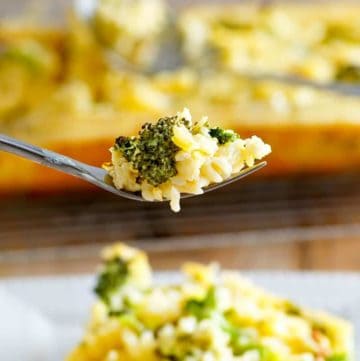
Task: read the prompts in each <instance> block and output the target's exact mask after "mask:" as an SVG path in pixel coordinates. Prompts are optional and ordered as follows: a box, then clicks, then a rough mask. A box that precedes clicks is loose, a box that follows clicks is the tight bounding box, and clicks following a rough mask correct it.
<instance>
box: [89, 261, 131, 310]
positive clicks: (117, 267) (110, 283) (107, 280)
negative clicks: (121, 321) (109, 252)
mask: <svg viewBox="0 0 360 361" xmlns="http://www.w3.org/2000/svg"><path fill="white" fill-rule="evenodd" d="M128 273H129V271H128V265H127V264H126V263H125V262H124V261H123V260H122V259H121V258H119V257H116V258H113V259H111V260H109V261H107V262H106V263H105V264H104V267H103V269H102V271H101V273H100V275H99V277H98V280H97V284H96V287H95V289H94V291H95V293H96V294H97V295H98V296H99V297H100V299H101V300H102V301H103V302H104V303H105V304H107V305H108V306H109V307H110V309H112V304H111V303H112V302H111V299H112V296H113V294H114V293H115V292H116V291H118V290H119V288H120V287H121V286H122V285H123V284H124V283H125V281H126V279H127V276H128Z"/></svg>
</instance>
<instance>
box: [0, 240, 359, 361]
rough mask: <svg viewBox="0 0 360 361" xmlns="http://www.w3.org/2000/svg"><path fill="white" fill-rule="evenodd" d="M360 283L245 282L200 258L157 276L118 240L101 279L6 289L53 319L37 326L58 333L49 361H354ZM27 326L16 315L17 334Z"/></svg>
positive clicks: (257, 277) (317, 277) (339, 277)
mask: <svg viewBox="0 0 360 361" xmlns="http://www.w3.org/2000/svg"><path fill="white" fill-rule="evenodd" d="M153 276H154V277H153ZM250 279H251V280H252V281H250ZM253 281H255V282H256V283H257V284H258V285H255V284H254V283H253ZM358 282H359V275H357V274H350V273H349V274H332V275H331V274H326V273H292V272H289V273H276V272H275V273H271V272H270V273H269V272H267V273H265V272H260V273H248V274H247V275H246V276H244V275H243V276H241V275H240V274H239V273H238V272H235V271H227V270H223V271H222V270H221V269H220V268H219V266H218V265H217V264H215V263H213V264H210V265H202V264H197V263H191V262H190V263H186V264H185V265H184V266H183V268H182V272H181V273H180V272H177V273H174V272H163V273H156V274H155V275H153V274H152V271H151V268H150V265H149V262H148V259H147V256H146V254H145V253H144V252H142V251H140V250H138V249H134V248H131V247H129V246H126V245H124V244H121V243H119V244H115V245H113V246H111V247H107V248H105V249H104V251H103V254H102V264H101V266H100V268H99V269H98V276H97V279H96V280H94V279H93V277H88V276H86V277H84V276H72V277H55V278H53V277H47V278H39V279H18V280H16V279H9V280H3V281H2V282H1V286H2V287H4V288H5V290H6V291H8V292H9V293H11V294H12V295H13V297H17V298H19V299H22V302H23V303H26V304H29V305H31V307H32V309H37V310H38V311H41V313H42V314H43V317H45V318H47V319H48V325H47V326H46V327H44V326H42V327H41V328H38V329H39V330H40V329H41V330H49V328H50V326H49V325H51V327H52V330H50V331H48V332H50V334H51V335H52V336H53V338H51V337H49V336H47V337H45V336H44V337H43V338H42V340H46V341H47V342H48V343H49V340H51V341H52V342H53V343H52V344H51V345H52V349H50V348H49V344H47V348H46V350H47V351H48V352H50V356H49V357H50V358H46V357H45V356H43V357H44V358H43V359H44V360H47V359H49V360H54V359H56V360H64V359H65V360H67V361H69V360H70V361H72V360H76V361H90V360H91V361H95V360H129V361H133V360H154V361H158V360H163V361H166V360H194V361H197V360H236V361H238V360H241V361H243V360H245V361H247V360H260V361H268V360H270V361H273V360H276V361H282V360H284V361H285V360H286V361H290V360H291V361H292V360H296V361H298V360H316V361H317V360H324V361H329V360H331V361H332V360H341V361H353V360H355V358H354V357H355V356H354V348H355V343H356V345H357V342H356V341H355V335H354V326H355V328H357V327H359V324H360V323H359V321H360V314H359V309H358V304H359V297H360V294H359V291H360V290H359V288H358ZM262 287H265V288H268V289H271V290H272V292H270V291H265V288H264V289H263V288H262ZM91 289H92V290H93V291H94V295H95V299H94V298H93V297H92V296H91V293H92V292H91ZM277 294H282V295H283V296H278V295H277ZM292 299H294V300H295V299H296V301H294V300H292ZM15 304H18V303H16V302H15ZM91 304H92V306H91ZM17 307H19V306H17ZM24 309H25V308H24ZM89 309H91V312H90V318H89V317H88V316H87V314H88V310H89ZM320 309H323V310H324V311H319V310H320ZM29 310H30V308H29ZM325 310H326V311H325ZM27 313H29V315H30V314H33V313H34V310H33V311H31V312H30V311H29V312H27ZM13 314H14V315H15V313H14V312H13ZM335 314H337V315H338V316H335ZM29 317H30V316H29ZM8 318H9V317H7V318H4V319H5V320H7V319H8ZM38 318H39V316H37V318H36V317H34V316H32V319H33V320H37V319H38ZM86 320H87V321H86ZM39 323H40V325H43V324H46V323H45V322H44V321H41V320H40V321H39ZM14 325H17V328H16V327H14ZM21 325H22V326H21ZM35 325H36V323H35V322H34V327H35ZM85 325H86V326H85ZM25 326H26V325H24V324H23V323H22V322H21V318H20V317H19V316H17V317H14V316H13V327H12V328H9V330H11V329H14V330H17V329H21V328H24V327H25ZM34 330H35V329H34ZM34 332H35V331H34ZM10 333H11V332H10ZM17 335H18V336H17V337H18V338H19V337H20V335H24V333H17ZM32 337H35V334H34V335H33V336H32ZM8 338H9V339H10V338H11V337H9V335H8ZM13 339H14V340H15V339H16V337H14V338H13ZM37 339H39V340H41V338H40V337H39V334H38V335H37ZM54 340H55V342H54ZM19 342H21V344H22V345H23V346H24V345H28V347H29V342H22V341H21V340H20V341H19ZM39 342H40V341H38V343H39ZM16 344H18V342H17V343H16ZM13 347H15V344H14V345H13ZM24 347H25V346H24ZM44 347H45V344H44ZM7 349H11V345H10V346H8V348H7ZM49 349H50V351H49ZM51 350H53V354H56V355H57V356H56V358H53V355H51ZM18 351H19V350H18ZM24 354H26V352H25V353H24ZM48 354H49V353H48ZM28 357H29V358H28V360H33V359H34V358H31V355H30V354H28Z"/></svg>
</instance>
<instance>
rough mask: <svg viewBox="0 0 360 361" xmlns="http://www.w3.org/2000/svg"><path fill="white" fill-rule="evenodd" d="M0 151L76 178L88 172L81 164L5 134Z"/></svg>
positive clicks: (2, 135)
mask: <svg viewBox="0 0 360 361" xmlns="http://www.w3.org/2000/svg"><path fill="white" fill-rule="evenodd" d="M0 150H2V151H4V152H8V153H12V154H15V155H18V156H20V157H22V158H26V159H29V160H31V161H33V162H35V163H38V164H41V165H44V166H46V167H49V168H54V169H57V170H59V171H61V172H65V173H68V174H71V175H73V176H76V177H81V176H82V175H83V173H84V172H85V171H86V170H85V169H84V167H82V163H81V162H78V161H75V160H74V159H71V158H69V157H65V156H63V155H61V154H58V153H55V152H51V151H49V150H46V149H42V148H40V147H37V146H35V145H32V144H29V143H25V142H22V141H20V140H17V139H14V138H11V137H9V136H7V135H4V134H0Z"/></svg>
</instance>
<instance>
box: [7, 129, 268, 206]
mask: <svg viewBox="0 0 360 361" xmlns="http://www.w3.org/2000/svg"><path fill="white" fill-rule="evenodd" d="M0 150H2V151H4V152H8V153H12V154H16V155H18V156H20V157H22V158H26V159H29V160H31V161H33V162H35V163H39V164H41V165H43V166H45V167H49V168H53V169H56V170H58V171H60V172H63V173H66V174H70V175H72V176H74V177H77V178H81V179H83V180H84V181H86V182H89V183H91V184H94V185H95V186H97V187H99V188H102V189H104V190H106V191H108V192H111V193H114V194H116V195H117V196H120V197H123V198H127V199H132V200H135V201H141V202H144V201H146V200H145V199H144V198H142V197H141V195H139V194H137V193H132V192H127V191H123V190H118V189H116V188H115V186H114V185H113V184H112V182H111V179H110V178H109V176H108V174H107V172H106V171H105V170H104V169H102V168H100V167H94V166H91V165H89V164H85V163H82V162H79V161H77V160H75V159H72V158H69V157H66V156H64V155H62V154H59V153H55V152H52V151H50V150H47V149H43V148H40V147H37V146H35V145H32V144H29V143H25V142H22V141H20V140H17V139H14V138H11V137H8V136H6V135H3V134H0ZM265 165H266V162H261V163H258V164H255V165H254V166H253V167H248V168H245V169H243V170H242V171H240V172H239V173H237V174H236V175H234V176H233V177H231V178H229V179H226V180H225V181H223V182H221V183H215V184H212V185H210V186H208V187H206V188H204V193H207V192H210V191H213V190H215V189H218V188H221V187H223V186H225V185H227V184H230V183H233V182H235V181H237V180H239V179H241V178H244V177H246V176H248V175H250V174H252V173H254V172H256V171H258V170H259V169H261V168H263V167H264V166H265ZM193 196H195V194H182V196H181V198H190V197H193Z"/></svg>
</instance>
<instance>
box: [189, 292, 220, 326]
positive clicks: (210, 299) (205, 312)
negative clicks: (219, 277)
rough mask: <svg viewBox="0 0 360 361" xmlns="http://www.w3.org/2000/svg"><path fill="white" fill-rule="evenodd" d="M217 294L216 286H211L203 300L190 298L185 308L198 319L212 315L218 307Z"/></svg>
mask: <svg viewBox="0 0 360 361" xmlns="http://www.w3.org/2000/svg"><path fill="white" fill-rule="evenodd" d="M216 305H217V302H216V294H215V288H214V287H210V288H209V290H208V292H207V294H206V296H205V298H204V299H203V300H189V301H187V303H186V304H185V310H186V311H187V312H188V313H190V314H192V315H194V316H195V317H196V318H198V319H203V318H206V317H209V316H211V314H212V313H213V312H214V310H215V309H216Z"/></svg>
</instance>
